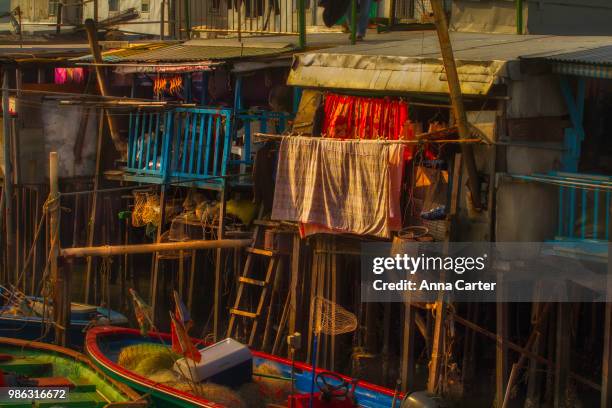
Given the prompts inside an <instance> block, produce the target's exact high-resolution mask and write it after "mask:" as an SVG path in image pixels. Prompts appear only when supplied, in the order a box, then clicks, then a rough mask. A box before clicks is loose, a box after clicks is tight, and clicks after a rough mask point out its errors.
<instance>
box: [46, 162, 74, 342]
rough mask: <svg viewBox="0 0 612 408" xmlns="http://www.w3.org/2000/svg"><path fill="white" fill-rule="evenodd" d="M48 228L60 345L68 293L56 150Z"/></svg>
mask: <svg viewBox="0 0 612 408" xmlns="http://www.w3.org/2000/svg"><path fill="white" fill-rule="evenodd" d="M49 185H50V193H49V202H50V204H49V206H48V208H49V219H50V221H49V230H50V233H51V236H50V241H51V257H50V271H51V285H52V288H53V321H54V322H55V343H56V344H57V345H60V346H65V345H66V325H67V323H68V322H67V321H66V318H65V317H66V316H65V313H64V310H65V307H68V308H69V306H65V302H66V300H67V297H68V294H67V293H65V286H64V284H65V282H64V276H63V273H62V272H63V269H60V267H59V254H60V231H59V212H60V203H59V179H58V157H57V153H56V152H51V153H50V154H49Z"/></svg>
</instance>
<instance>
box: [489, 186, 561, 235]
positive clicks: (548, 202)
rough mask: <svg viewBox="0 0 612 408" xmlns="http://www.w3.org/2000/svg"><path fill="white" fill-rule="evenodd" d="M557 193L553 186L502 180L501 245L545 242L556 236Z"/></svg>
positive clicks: (499, 207) (499, 192)
mask: <svg viewBox="0 0 612 408" xmlns="http://www.w3.org/2000/svg"><path fill="white" fill-rule="evenodd" d="M557 199H558V192H557V189H556V188H555V187H553V186H549V185H545V184H538V183H528V182H522V181H516V180H512V179H505V178H504V179H503V180H501V181H500V182H499V184H498V187H497V201H496V202H497V207H496V213H495V215H496V220H495V238H496V240H497V241H498V242H514V241H524V242H542V241H544V240H547V239H552V238H554V236H555V232H556V225H557V210H558V203H557Z"/></svg>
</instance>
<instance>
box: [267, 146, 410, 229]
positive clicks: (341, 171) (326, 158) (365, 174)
mask: <svg viewBox="0 0 612 408" xmlns="http://www.w3.org/2000/svg"><path fill="white" fill-rule="evenodd" d="M404 149H405V146H403V145H401V144H392V143H383V142H380V141H357V140H345V141H340V140H334V139H326V138H312V137H297V136H296V137H285V138H284V139H283V141H282V142H281V146H280V150H279V157H278V167H277V172H276V188H275V191H274V203H273V208H272V218H273V219H277V220H287V221H296V222H300V223H303V224H306V225H305V226H303V231H304V233H305V234H309V232H308V231H310V233H315V231H316V232H321V229H320V227H324V228H325V229H328V230H331V231H334V232H337V233H352V234H359V235H373V236H378V237H383V238H389V237H390V236H391V232H392V231H394V230H399V229H400V228H401V218H400V188H401V186H400V184H401V177H402V171H403V166H402V165H401V163H403V159H402V158H403V154H404ZM326 232H328V231H326Z"/></svg>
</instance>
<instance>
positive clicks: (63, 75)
mask: <svg viewBox="0 0 612 408" xmlns="http://www.w3.org/2000/svg"><path fill="white" fill-rule="evenodd" d="M54 73H55V81H54V82H55V83H56V84H57V85H64V84H82V83H84V82H85V71H84V69H83V68H55V71H54Z"/></svg>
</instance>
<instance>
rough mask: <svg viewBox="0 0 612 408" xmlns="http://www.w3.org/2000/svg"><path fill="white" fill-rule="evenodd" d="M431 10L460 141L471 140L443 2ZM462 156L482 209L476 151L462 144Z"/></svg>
mask: <svg viewBox="0 0 612 408" xmlns="http://www.w3.org/2000/svg"><path fill="white" fill-rule="evenodd" d="M431 8H432V10H433V13H434V19H435V22H436V29H437V31H438V40H439V42H440V51H441V53H442V60H443V62H444V70H445V72H446V78H447V81H448V89H449V94H450V99H451V104H452V105H453V111H454V114H455V119H456V121H457V127H458V129H459V138H460V139H469V138H470V128H469V125H468V121H467V114H466V112H465V106H464V105H463V94H462V93H461V82H460V81H459V74H458V73H457V65H456V63H455V57H454V55H453V47H452V44H451V40H450V35H449V33H448V23H447V21H446V14H445V11H444V1H443V0H431ZM461 154H462V156H463V161H464V163H465V168H466V170H467V173H468V186H469V189H470V192H471V201H472V204H473V205H474V207H475V208H477V209H479V208H481V207H482V202H481V200H480V182H479V181H478V172H477V170H476V160H475V159H474V151H473V150H472V147H471V146H469V145H467V144H461Z"/></svg>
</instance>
